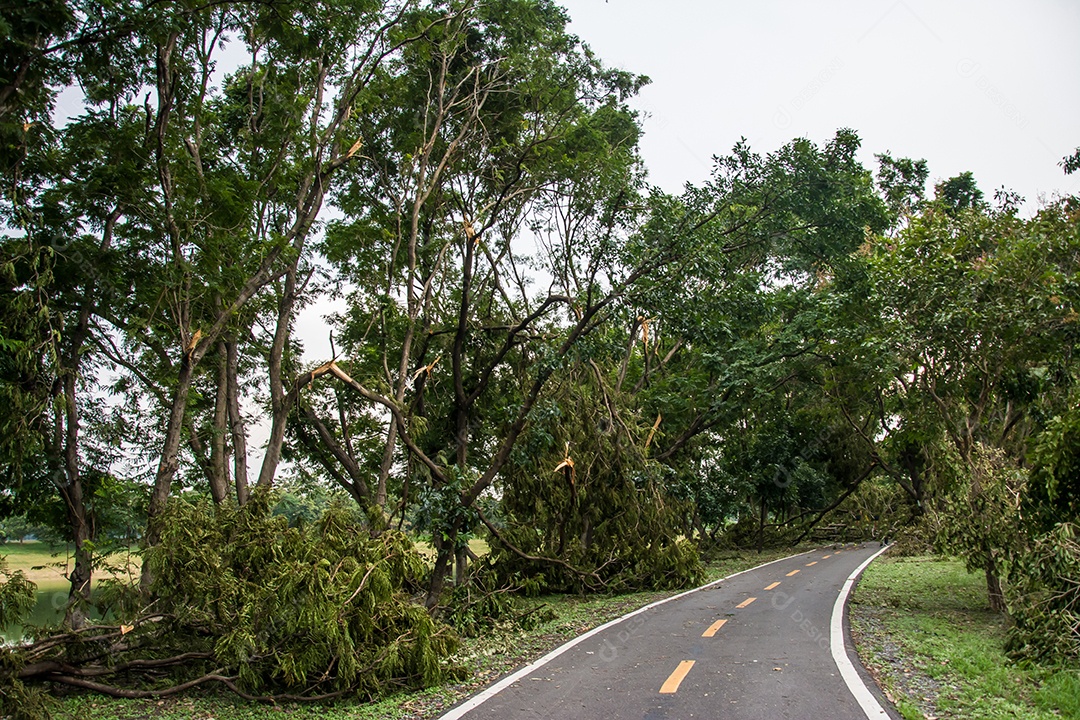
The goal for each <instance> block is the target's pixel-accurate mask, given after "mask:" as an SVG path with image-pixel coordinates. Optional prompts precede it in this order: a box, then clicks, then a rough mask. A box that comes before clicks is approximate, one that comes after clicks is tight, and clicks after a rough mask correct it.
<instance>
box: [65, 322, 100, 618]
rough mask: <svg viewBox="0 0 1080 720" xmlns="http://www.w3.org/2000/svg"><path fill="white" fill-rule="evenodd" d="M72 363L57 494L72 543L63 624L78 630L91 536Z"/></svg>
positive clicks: (87, 598)
mask: <svg viewBox="0 0 1080 720" xmlns="http://www.w3.org/2000/svg"><path fill="white" fill-rule="evenodd" d="M80 345H81V343H80ZM73 362H74V364H75V365H76V367H75V368H71V369H69V372H68V373H67V374H66V375H65V377H64V405H65V408H64V414H65V420H66V432H65V437H64V476H65V481H64V484H63V487H61V490H60V494H61V496H62V497H63V499H64V504H65V505H66V506H67V515H68V523H69V525H70V526H71V534H72V539H73V540H74V541H75V567H74V568H73V569H72V571H71V575H70V576H69V577H68V579H69V580H70V581H71V590H70V591H69V592H68V601H67V607H66V608H65V610H64V624H65V625H67V626H68V627H70V628H72V629H73V630H78V629H79V628H81V627H82V626H83V625H84V624H85V623H86V612H85V607H86V605H87V603H89V601H90V581H91V576H92V574H93V565H92V558H91V556H90V550H89V549H88V548H87V547H86V542H87V541H88V540H90V534H91V533H90V523H89V522H88V518H87V513H86V503H85V501H84V498H83V486H82V476H81V474H80V472H79V407H78V404H77V402H76V400H75V390H76V388H75V379H76V375H77V366H78V360H77V359H74V360H73Z"/></svg>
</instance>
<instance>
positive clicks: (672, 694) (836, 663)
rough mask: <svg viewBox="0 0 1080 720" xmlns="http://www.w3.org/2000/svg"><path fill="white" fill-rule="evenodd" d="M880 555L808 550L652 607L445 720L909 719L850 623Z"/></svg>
mask: <svg viewBox="0 0 1080 720" xmlns="http://www.w3.org/2000/svg"><path fill="white" fill-rule="evenodd" d="M879 552H880V548H878V546H877V543H872V544H870V545H868V546H844V547H842V548H840V549H838V550H837V549H824V550H816V551H812V552H808V553H803V554H801V555H795V556H792V557H788V558H785V559H783V560H778V561H775V562H772V563H767V564H765V565H761V566H758V567H756V568H753V569H752V570H747V571H745V572H742V573H738V574H736V575H732V576H729V577H727V578H724V579H722V580H719V581H717V582H714V583H710V584H709V585H705V586H703V587H701V588H698V589H696V590H691V591H689V592H686V593H683V594H681V595H677V596H675V597H672V598H668V599H666V600H662V601H660V602H658V603H654V604H652V605H649V606H646V607H644V608H642V609H640V610H638V611H636V612H634V613H630V614H629V615H625V616H623V617H622V618H619V619H617V620H614V621H612V622H610V623H607V624H606V625H603V626H601V627H599V628H596V629H594V630H592V631H590V632H588V633H586V634H584V635H582V636H580V637H577V638H575V639H574V640H572V641H570V642H569V643H567V644H565V645H563V646H561V647H559V648H557V649H555V650H553V651H552V652H550V653H548V654H547V655H545V656H544V657H542V658H540V659H539V660H537V661H536V662H534V663H532V664H531V665H529V666H527V667H525V668H523V669H521V670H519V671H518V672H516V673H513V674H512V675H509V676H507V677H505V678H503V679H502V680H500V681H498V682H496V683H495V684H494V685H492V686H490V687H488V688H487V689H486V690H483V691H481V692H480V693H478V694H477V695H474V696H473V697H471V698H469V699H467V700H465V701H463V702H462V703H461V704H460V705H458V706H457V707H455V708H453V709H452V710H450V711H449V712H448V713H446V714H445V715H444V716H443V718H442V720H459V719H461V718H465V719H466V720H479V719H480V718H485V719H489V718H507V719H510V718H513V719H514V720H520V719H527V718H538V719H539V718H544V719H547V718H559V719H560V720H577V719H581V720H585V719H589V720H594V719H597V718H600V719H602V720H622V719H624V718H625V719H630V718H632V719H634V720H662V719H667V720H675V719H678V720H685V719H687V718H724V719H727V718H731V719H733V720H737V719H740V718H746V719H747V720H751V719H753V720H759V719H761V718H768V719H778V720H779V719H781V718H791V719H792V720H810V719H824V720H864V719H865V718H873V719H874V720H877V719H878V718H896V717H899V716H898V715H896V714H895V712H894V711H893V710H892V709H891V706H890V705H889V704H888V702H887V701H885V700H884V699H882V698H880V692H879V691H878V689H877V687H876V685H875V684H874V683H873V681H872V680H870V679H869V676H867V674H866V672H865V670H864V669H863V668H862V666H861V665H860V664H859V662H858V659H857V658H856V656H855V653H854V650H853V649H852V648H851V642H850V639H849V637H848V634H847V630H846V624H847V623H846V618H845V601H846V598H847V594H848V590H849V588H850V587H851V586H852V584H853V583H854V581H855V578H856V577H857V575H858V573H859V572H861V571H862V568H863V567H865V565H866V564H868V563H869V561H870V560H871V559H873V558H874V557H876V555H877V554H878V553H879ZM886 708H889V709H888V710H886Z"/></svg>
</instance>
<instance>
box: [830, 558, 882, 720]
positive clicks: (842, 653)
mask: <svg viewBox="0 0 1080 720" xmlns="http://www.w3.org/2000/svg"><path fill="white" fill-rule="evenodd" d="M888 549H889V546H888V545H886V546H885V547H883V548H881V549H880V550H878V551H877V552H876V553H874V554H873V555H871V556H870V557H868V558H867V559H866V561H865V562H864V563H863V564H862V565H860V566H859V567H857V568H855V571H854V572H853V573H851V575H848V579H847V580H845V581H844V587H842V588H841V589H840V594H839V595H838V596H837V597H836V604H835V605H833V611H832V622H831V624H830V628H829V644H830V645H831V646H832V656H833V660H834V661H835V662H836V667H837V669H838V670H840V676H841V677H842V678H844V682H845V683H847V686H848V690H850V691H851V694H852V695H854V696H855V700H857V701H858V703H859V705H860V706H861V707H862V709H863V712H864V713H866V717H867V718H870V719H871V720H874V718H888V717H889V714H888V713H887V712H885V709H884V708H882V707H881V704H880V703H879V702H878V701H877V698H875V697H874V694H873V693H872V692H870V688H868V687H866V683H864V682H863V680H862V678H861V677H859V673H858V672H857V671H856V670H855V666H854V665H852V664H851V659H850V658H849V657H848V654H847V646H846V645H845V644H844V608H845V607H846V606H847V599H848V595H850V594H851V588H852V587H853V586H854V585H855V581H856V580H858V578H859V575H861V574H862V571H863V570H865V569H866V566H867V565H869V564H870V563H872V562H873V561H874V559H875V558H877V556H878V555H880V554H881V553H883V552H885V551H886V550H888Z"/></svg>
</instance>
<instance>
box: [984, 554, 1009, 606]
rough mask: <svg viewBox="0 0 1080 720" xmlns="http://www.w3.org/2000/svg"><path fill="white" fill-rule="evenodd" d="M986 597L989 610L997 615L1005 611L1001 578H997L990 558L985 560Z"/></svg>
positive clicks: (995, 569) (995, 568)
mask: <svg viewBox="0 0 1080 720" xmlns="http://www.w3.org/2000/svg"><path fill="white" fill-rule="evenodd" d="M986 596H987V598H988V599H989V601H990V609H991V610H993V611H994V612H997V613H1003V612H1005V611H1006V607H1005V594H1004V593H1003V592H1002V591H1001V578H999V577H998V574H997V567H995V565H994V561H993V559H992V558H987V560H986Z"/></svg>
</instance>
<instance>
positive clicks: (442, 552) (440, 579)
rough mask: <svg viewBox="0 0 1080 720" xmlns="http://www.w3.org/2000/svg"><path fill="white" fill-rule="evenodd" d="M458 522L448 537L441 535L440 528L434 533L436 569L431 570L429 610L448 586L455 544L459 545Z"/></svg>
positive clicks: (428, 595) (426, 604)
mask: <svg viewBox="0 0 1080 720" xmlns="http://www.w3.org/2000/svg"><path fill="white" fill-rule="evenodd" d="M457 534H458V529H457V524H456V523H455V524H454V525H453V526H452V527H451V528H450V533H449V535H448V537H445V538H444V537H441V536H440V534H439V531H438V529H436V530H435V532H434V534H433V535H432V542H433V543H434V545H435V549H436V552H437V554H436V556H435V569H434V570H432V571H431V582H430V583H428V591H427V598H425V600H424V606H425V607H427V609H428V610H431V609H433V608H434V607H435V606H436V605H438V603H439V597H440V596H441V595H442V592H443V588H444V587H446V576H447V575H448V574H449V573H450V563H451V562H453V560H454V546H455V545H457Z"/></svg>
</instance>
